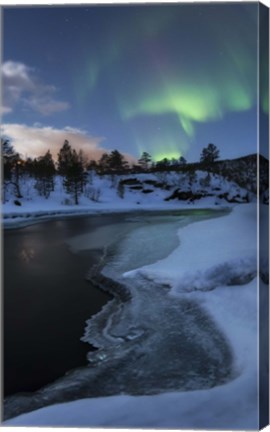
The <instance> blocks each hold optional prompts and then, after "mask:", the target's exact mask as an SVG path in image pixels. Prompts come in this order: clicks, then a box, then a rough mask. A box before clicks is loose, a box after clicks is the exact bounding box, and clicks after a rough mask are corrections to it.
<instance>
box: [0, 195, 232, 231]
mask: <svg viewBox="0 0 270 432" xmlns="http://www.w3.org/2000/svg"><path fill="white" fill-rule="evenodd" d="M234 205H235V204H229V203H227V204H223V205H214V204H213V202H212V200H207V199H205V200H201V202H197V203H190V204H184V203H179V202H174V203H164V204H163V203H161V204H155V205H153V204H147V203H145V204H143V205H140V204H134V205H132V204H130V203H128V202H123V203H122V202H120V203H112V204H106V203H98V204H96V205H93V206H89V205H88V206H83V205H79V206H68V207H67V206H62V205H55V206H50V207H49V208H48V207H45V206H44V207H43V206H40V205H39V204H37V203H36V204H35V206H33V205H29V206H25V207H24V209H22V208H21V207H16V206H14V205H12V206H11V207H10V206H8V205H6V206H5V207H2V226H3V228H4V229H12V228H22V227H26V226H28V225H32V224H36V223H40V222H45V221H48V220H53V219H55V220H56V219H57V220H59V219H60V220H61V219H63V218H74V217H81V216H92V215H103V214H119V213H129V212H133V213H140V212H153V213H155V212H170V211H186V210H187V211H192V210H196V209H198V210H213V211H214V210H216V211H222V210H227V209H230V208H233V207H234Z"/></svg>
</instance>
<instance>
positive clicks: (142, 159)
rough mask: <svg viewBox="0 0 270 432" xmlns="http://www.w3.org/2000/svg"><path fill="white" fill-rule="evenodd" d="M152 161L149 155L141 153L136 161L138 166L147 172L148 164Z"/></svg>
mask: <svg viewBox="0 0 270 432" xmlns="http://www.w3.org/2000/svg"><path fill="white" fill-rule="evenodd" d="M151 161H152V157H151V155H150V154H149V153H147V152H143V153H142V155H141V157H140V159H139V160H138V162H139V165H140V166H141V167H142V169H143V170H145V171H147V170H148V168H149V164H150V163H151Z"/></svg>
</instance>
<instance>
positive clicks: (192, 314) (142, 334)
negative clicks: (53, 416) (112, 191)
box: [3, 210, 230, 400]
mask: <svg viewBox="0 0 270 432" xmlns="http://www.w3.org/2000/svg"><path fill="white" fill-rule="evenodd" d="M221 214H224V213H221V212H211V211H203V210H197V211H194V210H193V211H185V212H179V211H178V212H170V213H151V214H149V213H136V214H134V213H131V214H128V213H125V214H111V215H99V216H87V217H77V218H73V219H64V220H53V221H49V222H44V223H40V224H36V225H31V226H28V227H26V228H23V229H15V230H9V231H6V232H5V233H4V302H3V305H4V393H5V396H8V395H12V394H15V393H18V392H35V391H36V390H38V389H40V388H41V387H43V386H45V385H46V384H48V383H51V382H53V381H54V380H55V379H57V378H60V377H62V376H63V375H64V374H65V373H66V372H67V371H69V370H70V369H74V368H78V367H84V366H86V365H87V363H88V362H87V353H89V351H90V354H88V359H89V360H90V361H91V362H92V364H94V365H95V362H96V361H95V354H94V353H93V350H94V348H93V345H94V346H96V347H98V348H100V347H103V348H105V351H104V350H103V352H104V353H105V354H104V353H103V354H102V355H103V356H104V355H107V351H109V352H110V353H112V355H111V358H112V361H111V363H110V364H107V366H106V365H105V366H104V369H103V366H102V367H100V366H99V372H98V376H99V382H100V383H102V389H103V390H102V389H100V388H99V389H95V390H93V391H92V393H91V392H90V396H91V395H92V394H93V395H102V394H103V392H105V393H104V394H115V393H117V387H119V392H121V391H125V392H128V393H132V391H133V393H134V394H140V393H144V394H148V393H152V392H158V391H159V390H158V389H159V386H160V384H158V385H157V383H159V382H161V388H163V389H164V390H166V389H171V388H173V382H176V381H177V380H178V382H179V383H178V384H179V385H180V384H181V383H183V386H185V385H186V383H185V382H184V381H185V380H186V378H184V379H183V377H182V378H181V379H180V378H179V376H178V377H177V376H176V375H177V373H176V370H175V359H176V360H177V359H178V358H179V356H181V352H183V350H182V347H181V350H180V351H179V350H178V348H177V347H176V344H175V335H176V333H177V328H178V327H177V326H178V325H181V326H183V328H184V327H185V322H187V320H189V321H192V332H193V333H194V331H195V333H196V332H198V328H199V327H198V325H197V324H196V325H197V327H196V326H195V327H194V325H193V322H194V321H198V323H199V326H200V323H203V326H204V330H203V331H204V334H207V332H210V333H211V334H213V335H214V338H213V341H214V342H213V341H210V342H207V343H208V345H209V344H210V345H209V346H212V347H213V343H214V344H215V343H216V345H217V346H222V347H223V345H224V341H223V339H222V335H219V333H218V332H216V333H215V331H214V330H213V323H212V322H211V321H209V319H208V317H205V315H204V314H203V313H202V311H201V310H199V308H198V307H197V306H196V305H195V304H189V303H188V302H181V303H179V304H178V303H177V304H172V302H171V300H170V299H168V298H167V297H166V296H165V294H164V290H163V289H158V290H156V289H155V288H154V289H153V290H152V291H151V290H150V291H149V286H148V287H147V289H146V287H144V286H143V285H140V283H139V281H138V282H136V283H137V285H138V287H136V286H133V287H131V289H133V290H134V298H136V296H137V297H140V301H139V302H137V303H136V307H135V308H134V304H133V303H134V302H133V303H132V302H128V303H127V304H126V306H125V308H124V309H123V308H122V304H121V302H119V299H118V303H117V302H116V300H112V301H110V302H109V303H108V307H107V309H106V307H105V310H104V311H103V312H102V313H101V314H99V315H96V317H97V318H95V317H94V318H93V319H92V320H91V319H90V318H91V317H92V316H95V314H96V313H97V312H98V311H99V310H100V309H101V308H102V306H103V305H105V304H106V303H107V302H108V301H109V300H110V299H111V298H112V296H111V295H110V294H109V293H106V292H104V291H103V290H101V289H98V288H96V287H95V286H94V284H93V283H91V278H89V274H91V271H92V270H93V268H95V266H96V265H97V264H98V263H100V262H101V260H104V258H105V261H104V263H103V264H104V265H103V267H104V266H105V267H104V269H105V270H106V271H105V274H106V275H107V276H108V275H109V276H110V277H112V279H114V280H117V279H120V282H121V272H124V271H128V270H131V269H132V268H136V267H140V266H141V265H145V264H149V263H151V262H155V261H157V260H158V259H162V258H164V257H165V256H167V255H168V254H169V253H170V252H171V251H172V250H173V249H174V248H175V247H177V245H178V241H179V240H178V237H177V235H176V233H177V230H178V229H179V227H181V226H183V225H185V224H186V223H191V222H194V221H196V220H201V219H205V218H209V217H215V216H219V215H221ZM134 233H135V235H134ZM160 233H163V234H160ZM164 233H165V234H164ZM132 236H133V237H132ZM161 245H162V247H161ZM118 256H120V257H121V259H120V261H119V259H118ZM135 285H136V284H135ZM149 292H152V293H153V292H154V293H155V298H153V296H152V295H153V294H151V296H152V297H150V296H149ZM138 293H139V294H138ZM115 302H116V303H115ZM138 305H140V306H139V309H140V310H139V312H136V315H134V310H136V311H137V310H138ZM147 305H148V306H147ZM153 305H154V307H153ZM161 305H162V306H161ZM147 308H148V309H147ZM168 311H169V312H168ZM149 313H150V314H151V319H150V320H149ZM164 313H166V314H167V313H168V316H167V315H166V316H165V318H166V319H165V320H163V321H162V320H160V316H162V314H163V315H164ZM119 314H120V315H121V314H122V318H123V319H122V322H123V326H122V327H121V326H119V322H120V321H121V320H118V315H119ZM160 314H161V315H160ZM110 315H112V316H114V317H113V319H112V320H111V321H112V323H111V324H110V325H111V328H112V329H113V332H114V335H113V336H110V337H108V334H107V335H105V336H104V334H103V329H102V326H103V324H102V323H103V322H105V321H104V320H105V318H106V320H107V322H109V321H110ZM170 316H173V320H170ZM89 319H90V321H88V324H87V327H86V331H85V333H84V328H85V323H86V320H89ZM113 321H115V322H117V325H116V324H115V323H113ZM136 321H138V322H137V323H136ZM140 321H141V322H147V321H149V323H151V325H150V327H149V328H148V327H147V325H146V326H142V327H143V328H142V327H141V326H140ZM126 322H128V323H129V324H130V325H129V326H126V324H125V323H126ZM138 323H139V325H138ZM106 325H107V324H106ZM151 326H154V327H155V331H152V330H151ZM127 328H128V330H127ZM190 328H191V327H190ZM164 329H165V330H164ZM194 329H195V330H194ZM196 329H197V330H196ZM158 330H160V332H159V331H158ZM164 331H166V334H170V335H171V336H170V338H168V339H167V341H166V344H167V349H168V347H169V349H170V350H171V352H173V353H174V354H173V355H174V356H175V359H172V361H168V358H167V356H166V355H165V356H164V353H163V346H164V341H163V339H162V337H159V335H161V334H162V332H164ZM187 332H189V333H190V330H187ZM125 333H127V334H125ZM178 333H179V332H178ZM193 333H192V334H193ZM83 334H84V338H83V341H82V340H80V338H82V336H83ZM178 336H179V335H178ZM138 337H139V338H141V341H140V349H139V350H138V346H139V345H138V344H137V345H136V339H137V338H138ZM181 338H182V339H183V340H184V341H185V350H186V351H185V352H186V354H185V358H186V359H185V361H184V364H182V363H183V360H181V361H182V363H181V367H183V368H185V367H187V365H188V367H189V369H190V364H191V362H192V361H193V363H194V367H195V369H196V368H197V370H195V374H196V373H197V374H200V376H201V377H202V378H200V384H199V387H200V386H205V385H208V384H205V383H206V381H207V380H208V378H209V377H208V376H207V377H203V374H204V370H203V368H202V370H200V367H201V366H199V367H198V358H197V357H200V356H201V355H203V350H201V348H200V347H199V345H201V342H198V340H197V341H196V344H197V346H198V347H199V348H198V350H197V357H196V356H195V357H194V340H193V342H192V343H191V344H190V342H189V343H187V340H188V339H189V338H190V335H189V334H187V335H185V334H184V333H183V334H181ZM200 338H201V336H199V339H200ZM118 340H120V341H121V342H123V341H125V340H128V341H129V342H131V343H130V344H129V345H128V349H126V346H127V345H125V344H122V346H120V345H121V343H120V345H119V346H120V348H118V345H117V344H118V342H117V341H118ZM133 340H135V342H134V341H133ZM85 342H86V343H85ZM205 343H206V342H205ZM147 344H148V349H149V352H152V353H153V352H154V350H156V352H155V355H156V356H159V357H160V359H162V357H164V359H163V360H162V367H163V375H164V377H163V378H161V375H160V369H159V366H158V363H157V362H155V361H153V356H152V359H150V360H149V357H148V356H145V352H144V353H143V348H142V345H143V346H147ZM182 344H183V341H182ZM211 344H212V345H211ZM107 345H108V348H107ZM115 346H116V348H115ZM123 346H124V349H122V347H123ZM204 349H205V348H204ZM226 349H227V348H226ZM226 349H225V348H224V349H223V348H222V349H221V351H222V355H224V356H225V357H226V356H227V358H228V362H230V354H229V350H227V351H226ZM106 350H107V351H106ZM125 350H126V353H125ZM129 350H131V351H130V352H132V355H133V359H134V360H133V362H135V363H134V365H133V362H130V356H129ZM200 350H201V351H200ZM91 351H92V353H93V354H91ZM213 351H214V348H213ZM119 352H121V353H122V354H121V356H120V357H121V359H120V360H119V359H118V353H119ZM161 354H162V356H161ZM220 355H221V354H220V352H218V353H217V356H220ZM194 358H195V362H194ZM140 362H141V363H142V364H141V365H140ZM196 362H197V363H196ZM215 362H217V360H215ZM117 365H118V366H120V367H121V368H122V370H123V371H125V372H123V374H122V375H121V377H119V376H116V375H115V373H114V371H115V368H116V367H118V366H117ZM138 365H139V366H138ZM165 365H166V366H165ZM91 367H92V369H90V370H89V369H88V368H87V367H86V369H85V371H86V375H87V374H88V375H87V376H88V378H87V377H86V378H87V379H89V382H90V381H91V380H92V382H94V381H95V380H96V374H97V372H96V370H95V367H93V366H91ZM164 367H165V369H166V368H167V370H164ZM215 368H216V365H215ZM110 369H112V370H110ZM131 370H132V371H133V372H135V371H136V373H133V372H132V373H131ZM89 371H90V372H89ZM143 371H145V375H144V372H143ZM149 371H151V373H150V372H149ZM84 373H85V372H84ZM149 373H150V375H149ZM191 373H192V374H193V375H194V370H191ZM205 373H206V375H207V374H208V375H209V371H208V370H207V371H206V372H205ZM227 373H228V371H227V369H226V372H224V376H225V375H226V374H227ZM74 374H75V375H74V376H76V374H77V372H76V371H75V372H74ZM100 374H101V375H100ZM125 374H126V375H125ZM136 374H137V375H138V377H137V378H136V376H137V375H136ZM211 374H213V376H214V374H215V371H214V369H213V371H212V370H211ZM184 375H186V374H184ZM131 376H132V377H133V378H132V380H131V381H130V377H131ZM139 376H140V377H142V378H143V380H144V382H146V381H147V379H148V380H149V385H148V389H147V388H145V389H144V390H142V389H141V387H140V382H141V379H139ZM72 377H73V373H71V374H70V378H69V379H68V384H67V385H66V384H64V387H66V386H67V387H70V380H72V379H73V378H72ZM112 377H113V380H112ZM127 377H128V379H129V381H130V387H128V386H126V382H127V379H126V378H127ZM162 379H163V382H162ZM215 379H216V377H214V378H213V380H215ZM56 385H57V384H56ZM181 385H182V384H181ZM188 385H190V384H188ZM192 385H193V384H192ZM209 385H214V384H213V383H210V384H209ZM60 387H61V385H60ZM106 388H107V390H106ZM186 388H187V389H188V388H189V387H188V386H187V387H186ZM191 388H192V387H191ZM76 391H77V390H76ZM87 392H88V393H85V394H87V395H89V389H87ZM79 394H81V393H80V391H79ZM74 397H75V398H76V395H73V396H72V397H71V399H72V398H73V399H74ZM65 398H66V396H65V397H64V399H63V400H66V399H65ZM60 400H61V398H60Z"/></svg>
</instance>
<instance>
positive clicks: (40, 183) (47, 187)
mask: <svg viewBox="0 0 270 432" xmlns="http://www.w3.org/2000/svg"><path fill="white" fill-rule="evenodd" d="M35 175H36V178H37V181H36V185H35V187H36V189H37V190H38V192H39V194H40V195H42V196H45V198H48V197H49V196H50V193H51V192H52V191H53V190H54V175H55V166H54V161H53V158H52V155H51V153H50V150H48V151H47V153H46V154H45V155H44V156H40V157H39V158H38V159H37V160H36V166H35Z"/></svg>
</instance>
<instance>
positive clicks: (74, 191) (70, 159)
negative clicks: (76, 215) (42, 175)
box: [58, 140, 86, 205]
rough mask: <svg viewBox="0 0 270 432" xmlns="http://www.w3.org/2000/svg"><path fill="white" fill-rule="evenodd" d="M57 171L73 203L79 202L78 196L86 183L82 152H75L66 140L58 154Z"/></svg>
mask: <svg viewBox="0 0 270 432" xmlns="http://www.w3.org/2000/svg"><path fill="white" fill-rule="evenodd" d="M58 172H59V174H61V175H62V176H63V186H64V188H65V190H66V191H67V193H69V194H71V195H72V196H73V198H74V203H75V204H76V205H77V204H79V196H80V194H81V193H82V192H83V189H84V186H85V183H86V173H85V172H84V167H83V157H82V152H81V151H79V152H78V153H77V152H76V150H74V149H72V148H71V146H70V144H69V142H68V141H67V140H65V142H64V144H63V147H62V148H61V149H60V152H59V154H58Z"/></svg>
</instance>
